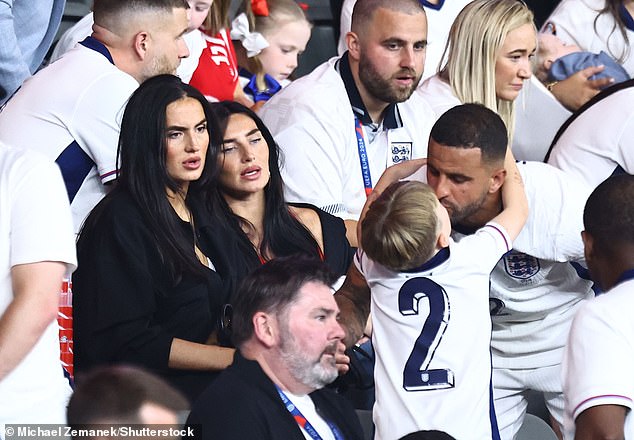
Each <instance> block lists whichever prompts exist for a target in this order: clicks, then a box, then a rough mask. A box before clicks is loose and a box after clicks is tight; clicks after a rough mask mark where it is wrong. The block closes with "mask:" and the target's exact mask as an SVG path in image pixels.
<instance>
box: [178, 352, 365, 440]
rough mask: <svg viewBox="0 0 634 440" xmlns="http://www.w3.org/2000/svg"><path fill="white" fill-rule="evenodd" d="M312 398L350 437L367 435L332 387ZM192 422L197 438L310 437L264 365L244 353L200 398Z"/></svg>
mask: <svg viewBox="0 0 634 440" xmlns="http://www.w3.org/2000/svg"><path fill="white" fill-rule="evenodd" d="M310 397H311V399H312V400H313V402H314V403H315V408H316V410H317V412H318V413H319V415H320V416H322V417H323V418H324V419H325V420H326V421H328V422H331V423H334V424H335V425H336V426H337V428H339V431H340V432H341V433H342V435H343V436H344V438H345V439H346V440H361V439H363V430H362V428H361V425H360V423H359V419H358V418H357V415H356V413H355V412H354V409H353V408H352V406H351V405H350V404H349V403H348V401H347V400H345V399H344V398H343V397H341V396H339V395H337V394H336V393H335V392H334V391H332V390H330V389H327V388H324V389H321V390H317V391H314V392H312V393H311V394H310ZM187 425H189V426H194V427H195V428H196V431H197V434H198V435H197V437H196V438H198V439H205V440H207V439H208V440H212V439H214V440H215V439H223V440H245V439H258V440H305V438H304V435H303V434H302V431H301V429H300V427H299V425H298V424H297V422H296V421H295V419H294V418H293V416H292V415H291V414H290V413H289V412H288V410H287V409H286V407H285V406H284V403H282V399H281V398H280V396H279V394H278V392H277V390H276V388H275V385H274V384H273V382H272V381H271V380H270V379H269V377H268V376H267V375H266V374H265V373H264V371H262V368H261V367H260V364H258V363H257V362H255V361H251V360H247V359H245V358H244V357H242V355H241V354H240V353H239V352H238V351H236V354H235V357H234V360H233V364H232V365H231V366H230V367H229V368H227V369H226V370H225V371H223V372H222V373H221V374H220V375H219V376H218V379H216V380H215V381H214V382H213V383H212V384H211V385H210V386H209V387H208V388H207V389H206V390H205V392H204V393H203V394H202V395H201V396H200V398H199V399H198V400H197V401H196V403H195V404H194V406H193V408H192V411H191V413H190V415H189V418H188V419H187ZM196 425H200V426H196Z"/></svg>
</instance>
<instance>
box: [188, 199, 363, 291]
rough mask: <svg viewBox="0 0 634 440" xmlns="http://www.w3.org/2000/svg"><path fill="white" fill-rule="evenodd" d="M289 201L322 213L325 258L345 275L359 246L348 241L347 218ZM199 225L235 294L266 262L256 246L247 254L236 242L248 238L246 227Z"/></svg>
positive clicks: (228, 288) (226, 285)
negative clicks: (343, 218) (221, 227)
mask: <svg viewBox="0 0 634 440" xmlns="http://www.w3.org/2000/svg"><path fill="white" fill-rule="evenodd" d="M289 205H291V206H296V207H298V208H308V209H312V210H314V211H315V212H316V213H317V214H318V215H319V221H320V223H321V230H322V235H323V245H324V252H323V253H324V262H325V263H326V264H327V265H328V266H329V267H330V269H331V270H332V271H333V272H334V273H336V274H338V275H345V274H346V273H347V272H348V268H349V267H350V264H351V263H352V258H353V257H354V251H355V249H354V248H352V247H350V243H348V239H347V238H346V227H345V224H344V222H343V220H342V219H340V218H338V217H335V216H333V215H331V214H328V213H327V212H325V211H322V210H321V209H319V208H317V207H315V206H313V205H309V204H305V203H289ZM198 226H199V227H200V230H201V233H203V234H204V237H205V240H209V241H207V242H206V249H207V250H208V251H209V253H208V254H207V256H208V257H209V258H210V259H211V261H212V263H213V264H214V266H215V269H216V271H217V272H218V274H219V275H220V277H221V278H222V280H223V289H224V292H225V295H226V296H228V297H231V295H232V294H233V292H235V290H236V288H237V286H238V284H239V283H240V281H242V279H243V278H244V277H246V276H247V275H248V274H249V273H250V272H251V271H253V270H255V269H256V268H257V267H259V266H261V265H262V262H261V261H260V257H259V256H258V254H257V252H256V251H255V249H254V248H253V247H252V246H250V247H249V248H248V252H247V254H245V253H244V251H243V249H244V247H241V246H237V245H236V243H238V242H240V240H246V239H245V236H246V235H245V234H244V233H243V232H242V231H236V230H234V229H228V228H227V229H226V230H220V228H219V227H218V226H217V225H213V224H210V223H206V224H200V223H199V224H198ZM238 234H240V235H238ZM291 254H292V251H289V253H288V254H286V253H282V254H281V255H276V256H277V257H285V256H289V255H291Z"/></svg>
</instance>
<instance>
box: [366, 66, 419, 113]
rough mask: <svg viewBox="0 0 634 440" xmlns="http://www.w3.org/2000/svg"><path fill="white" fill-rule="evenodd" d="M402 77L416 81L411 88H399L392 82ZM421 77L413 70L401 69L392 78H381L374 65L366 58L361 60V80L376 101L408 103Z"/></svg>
mask: <svg viewBox="0 0 634 440" xmlns="http://www.w3.org/2000/svg"><path fill="white" fill-rule="evenodd" d="M401 75H408V76H413V77H414V81H413V82H412V84H411V86H409V87H397V86H395V85H394V84H393V83H392V82H391V80H392V79H393V78H395V77H398V76H401ZM420 79H421V75H417V74H416V71H415V70H413V69H401V70H400V71H399V72H398V73H396V74H394V75H392V77H391V78H389V79H385V78H383V77H381V75H380V74H379V72H377V70H376V69H375V68H374V65H373V64H372V63H371V62H370V61H369V60H368V59H367V58H365V57H363V56H362V57H361V59H360V60H359V80H360V81H361V83H362V84H363V86H364V87H365V89H366V90H367V91H368V92H369V93H370V94H371V95H372V96H374V97H375V98H376V99H379V100H381V101H383V102H387V103H390V104H392V103H397V102H403V101H406V100H407V99H408V98H409V97H410V96H412V93H414V90H416V87H418V83H419V82H420Z"/></svg>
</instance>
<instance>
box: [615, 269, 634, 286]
mask: <svg viewBox="0 0 634 440" xmlns="http://www.w3.org/2000/svg"><path fill="white" fill-rule="evenodd" d="M629 280H634V269H629V270H626V271H625V272H623V273H622V274H621V276H620V277H618V278H617V280H616V283H614V285H615V286H616V285H617V284H621V283H624V282H626V281H629Z"/></svg>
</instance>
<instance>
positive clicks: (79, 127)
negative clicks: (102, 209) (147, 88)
mask: <svg viewBox="0 0 634 440" xmlns="http://www.w3.org/2000/svg"><path fill="white" fill-rule="evenodd" d="M89 41H91V42H92V43H93V44H94V46H93V47H94V48H88V47H85V46H83V45H81V44H79V45H77V46H76V47H75V48H74V49H71V50H70V51H69V52H67V53H66V54H65V55H64V56H63V57H62V58H60V59H59V60H57V61H56V62H54V63H53V64H51V65H49V66H47V67H46V68H44V69H42V70H41V71H39V72H38V73H37V74H35V75H34V76H33V77H31V78H29V79H28V80H27V81H25V82H24V84H23V86H22V87H21V88H20V90H18V92H17V93H16V94H15V95H14V96H13V98H11V100H9V102H8V103H7V105H6V107H4V109H3V110H2V111H1V112H0V141H1V142H4V143H5V144H7V145H12V146H16V147H20V148H24V149H30V150H35V151H38V152H40V153H42V154H44V155H45V156H46V157H48V158H49V159H51V160H54V161H57V162H58V164H59V165H60V168H61V170H62V176H63V177H64V182H65V184H66V189H67V191H68V193H69V199H71V200H72V201H71V210H72V213H73V222H74V224H75V231H76V232H78V231H79V228H80V226H81V224H82V223H83V221H84V219H85V218H86V216H87V215H88V213H89V212H90V211H91V210H92V208H93V207H94V206H95V205H96V204H97V203H98V202H99V200H101V199H102V198H103V196H104V195H106V193H107V191H108V189H107V188H106V186H105V184H106V183H108V182H111V181H112V180H114V179H115V177H116V169H117V166H116V156H117V145H118V142H119V131H120V129H121V117H122V116H123V110H124V108H125V105H126V103H127V101H128V98H129V97H130V95H131V94H132V92H134V90H135V89H136V88H137V87H138V86H139V84H138V82H137V81H136V80H135V79H134V78H133V77H132V76H130V75H128V74H127V73H125V72H123V71H122V70H120V69H118V68H117V67H116V66H115V65H114V64H112V62H111V60H109V59H108V57H107V56H109V53H108V52H107V49H106V48H105V46H103V45H102V44H101V43H99V42H97V40H95V39H93V38H90V39H89ZM96 49H98V50H100V51H101V52H99V51H98V50H96Z"/></svg>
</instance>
